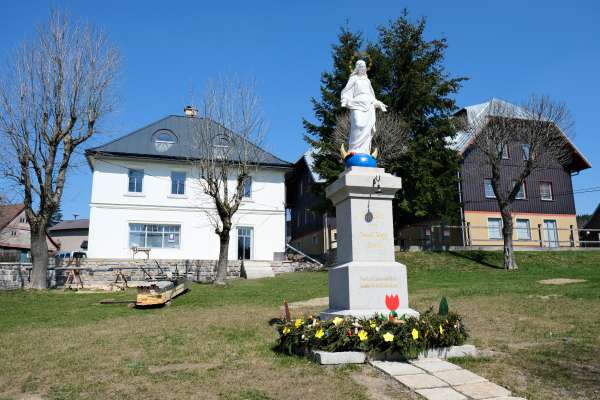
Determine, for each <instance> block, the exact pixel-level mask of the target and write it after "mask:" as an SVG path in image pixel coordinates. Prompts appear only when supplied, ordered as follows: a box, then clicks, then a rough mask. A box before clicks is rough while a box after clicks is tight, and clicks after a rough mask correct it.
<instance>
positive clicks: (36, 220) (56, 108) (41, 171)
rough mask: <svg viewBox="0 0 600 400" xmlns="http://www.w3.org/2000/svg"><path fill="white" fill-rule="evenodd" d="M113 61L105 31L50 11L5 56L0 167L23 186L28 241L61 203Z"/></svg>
mask: <svg viewBox="0 0 600 400" xmlns="http://www.w3.org/2000/svg"><path fill="white" fill-rule="evenodd" d="M118 64H119V56H118V53H117V51H116V50H115V48H114V47H112V45H111V44H110V43H109V41H108V39H107V36H106V34H104V33H103V32H100V31H98V30H97V29H95V28H93V27H91V26H87V25H83V24H80V23H71V21H70V20H69V18H68V17H67V16H65V15H64V14H62V13H60V12H56V11H55V12H52V13H51V15H50V18H49V20H48V22H47V24H45V25H43V26H40V27H39V28H38V30H37V35H36V36H35V38H34V39H33V40H31V41H27V42H25V43H23V44H22V45H21V47H20V48H19V50H18V51H16V53H15V54H14V55H13V56H12V57H11V58H10V59H9V60H8V63H7V65H8V66H7V68H6V70H5V71H3V73H2V79H0V147H1V148H2V151H3V153H2V157H1V159H2V161H1V162H0V173H2V175H3V177H4V178H7V179H13V180H14V181H15V182H17V183H18V184H19V186H20V188H21V190H22V196H23V202H24V203H25V205H26V213H27V218H28V221H29V223H30V226H31V232H32V241H33V240H34V239H33V237H34V236H36V235H37V236H39V238H38V239H39V241H40V243H41V242H42V236H43V235H45V229H46V227H47V224H48V220H49V218H50V216H51V215H52V214H53V213H54V211H55V210H56V209H57V208H58V206H59V204H60V200H61V197H62V194H63V190H64V185H65V181H66V174H67V170H68V169H69V166H70V165H71V160H72V156H73V154H74V152H75V150H76V149H77V148H78V147H79V146H80V145H81V144H82V143H84V142H85V141H87V140H88V139H90V137H92V135H93V134H94V133H95V132H96V126H97V124H98V123H99V122H100V121H101V120H102V119H103V118H104V116H105V115H106V114H108V113H110V112H111V111H112V110H113V105H114V97H113V95H112V92H111V88H112V84H113V81H114V79H115V76H116V74H117V68H118ZM43 243H45V236H44V237H43ZM32 245H33V242H32ZM32 249H33V246H32ZM41 254H42V253H41V252H40V254H38V259H39V258H40V257H42V256H41ZM35 258H36V257H35V252H34V264H35ZM34 269H35V265H34ZM44 274H45V271H44ZM44 280H45V278H44Z"/></svg>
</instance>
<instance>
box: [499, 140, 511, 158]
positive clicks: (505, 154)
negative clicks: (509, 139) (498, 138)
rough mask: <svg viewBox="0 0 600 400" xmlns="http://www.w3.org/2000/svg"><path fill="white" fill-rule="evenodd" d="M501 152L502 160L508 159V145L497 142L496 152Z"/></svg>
mask: <svg viewBox="0 0 600 400" xmlns="http://www.w3.org/2000/svg"><path fill="white" fill-rule="evenodd" d="M500 152H502V159H504V160H508V158H509V154H508V145H506V144H501V143H499V144H498V153H500Z"/></svg>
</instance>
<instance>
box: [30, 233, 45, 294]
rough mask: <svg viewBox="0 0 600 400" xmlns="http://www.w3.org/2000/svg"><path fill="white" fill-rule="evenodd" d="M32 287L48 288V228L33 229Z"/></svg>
mask: <svg viewBox="0 0 600 400" xmlns="http://www.w3.org/2000/svg"><path fill="white" fill-rule="evenodd" d="M31 262H32V269H31V288H32V289H38V290H43V289H47V288H48V242H47V241H46V230H45V229H39V228H38V229H36V230H35V231H34V230H32V231H31Z"/></svg>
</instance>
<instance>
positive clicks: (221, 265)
mask: <svg viewBox="0 0 600 400" xmlns="http://www.w3.org/2000/svg"><path fill="white" fill-rule="evenodd" d="M229 232H230V230H229V229H227V230H225V229H223V230H222V231H221V233H220V234H219V261H218V262H217V277H216V278H215V285H225V279H226V278H227V264H228V263H229Z"/></svg>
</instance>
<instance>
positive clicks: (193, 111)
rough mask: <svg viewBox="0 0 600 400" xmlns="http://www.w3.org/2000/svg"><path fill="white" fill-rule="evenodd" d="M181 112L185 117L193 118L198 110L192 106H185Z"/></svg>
mask: <svg viewBox="0 0 600 400" xmlns="http://www.w3.org/2000/svg"><path fill="white" fill-rule="evenodd" d="M183 112H184V113H185V115H186V116H187V117H190V118H193V117H197V116H198V109H197V108H196V107H193V106H185V108H184V109H183Z"/></svg>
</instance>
